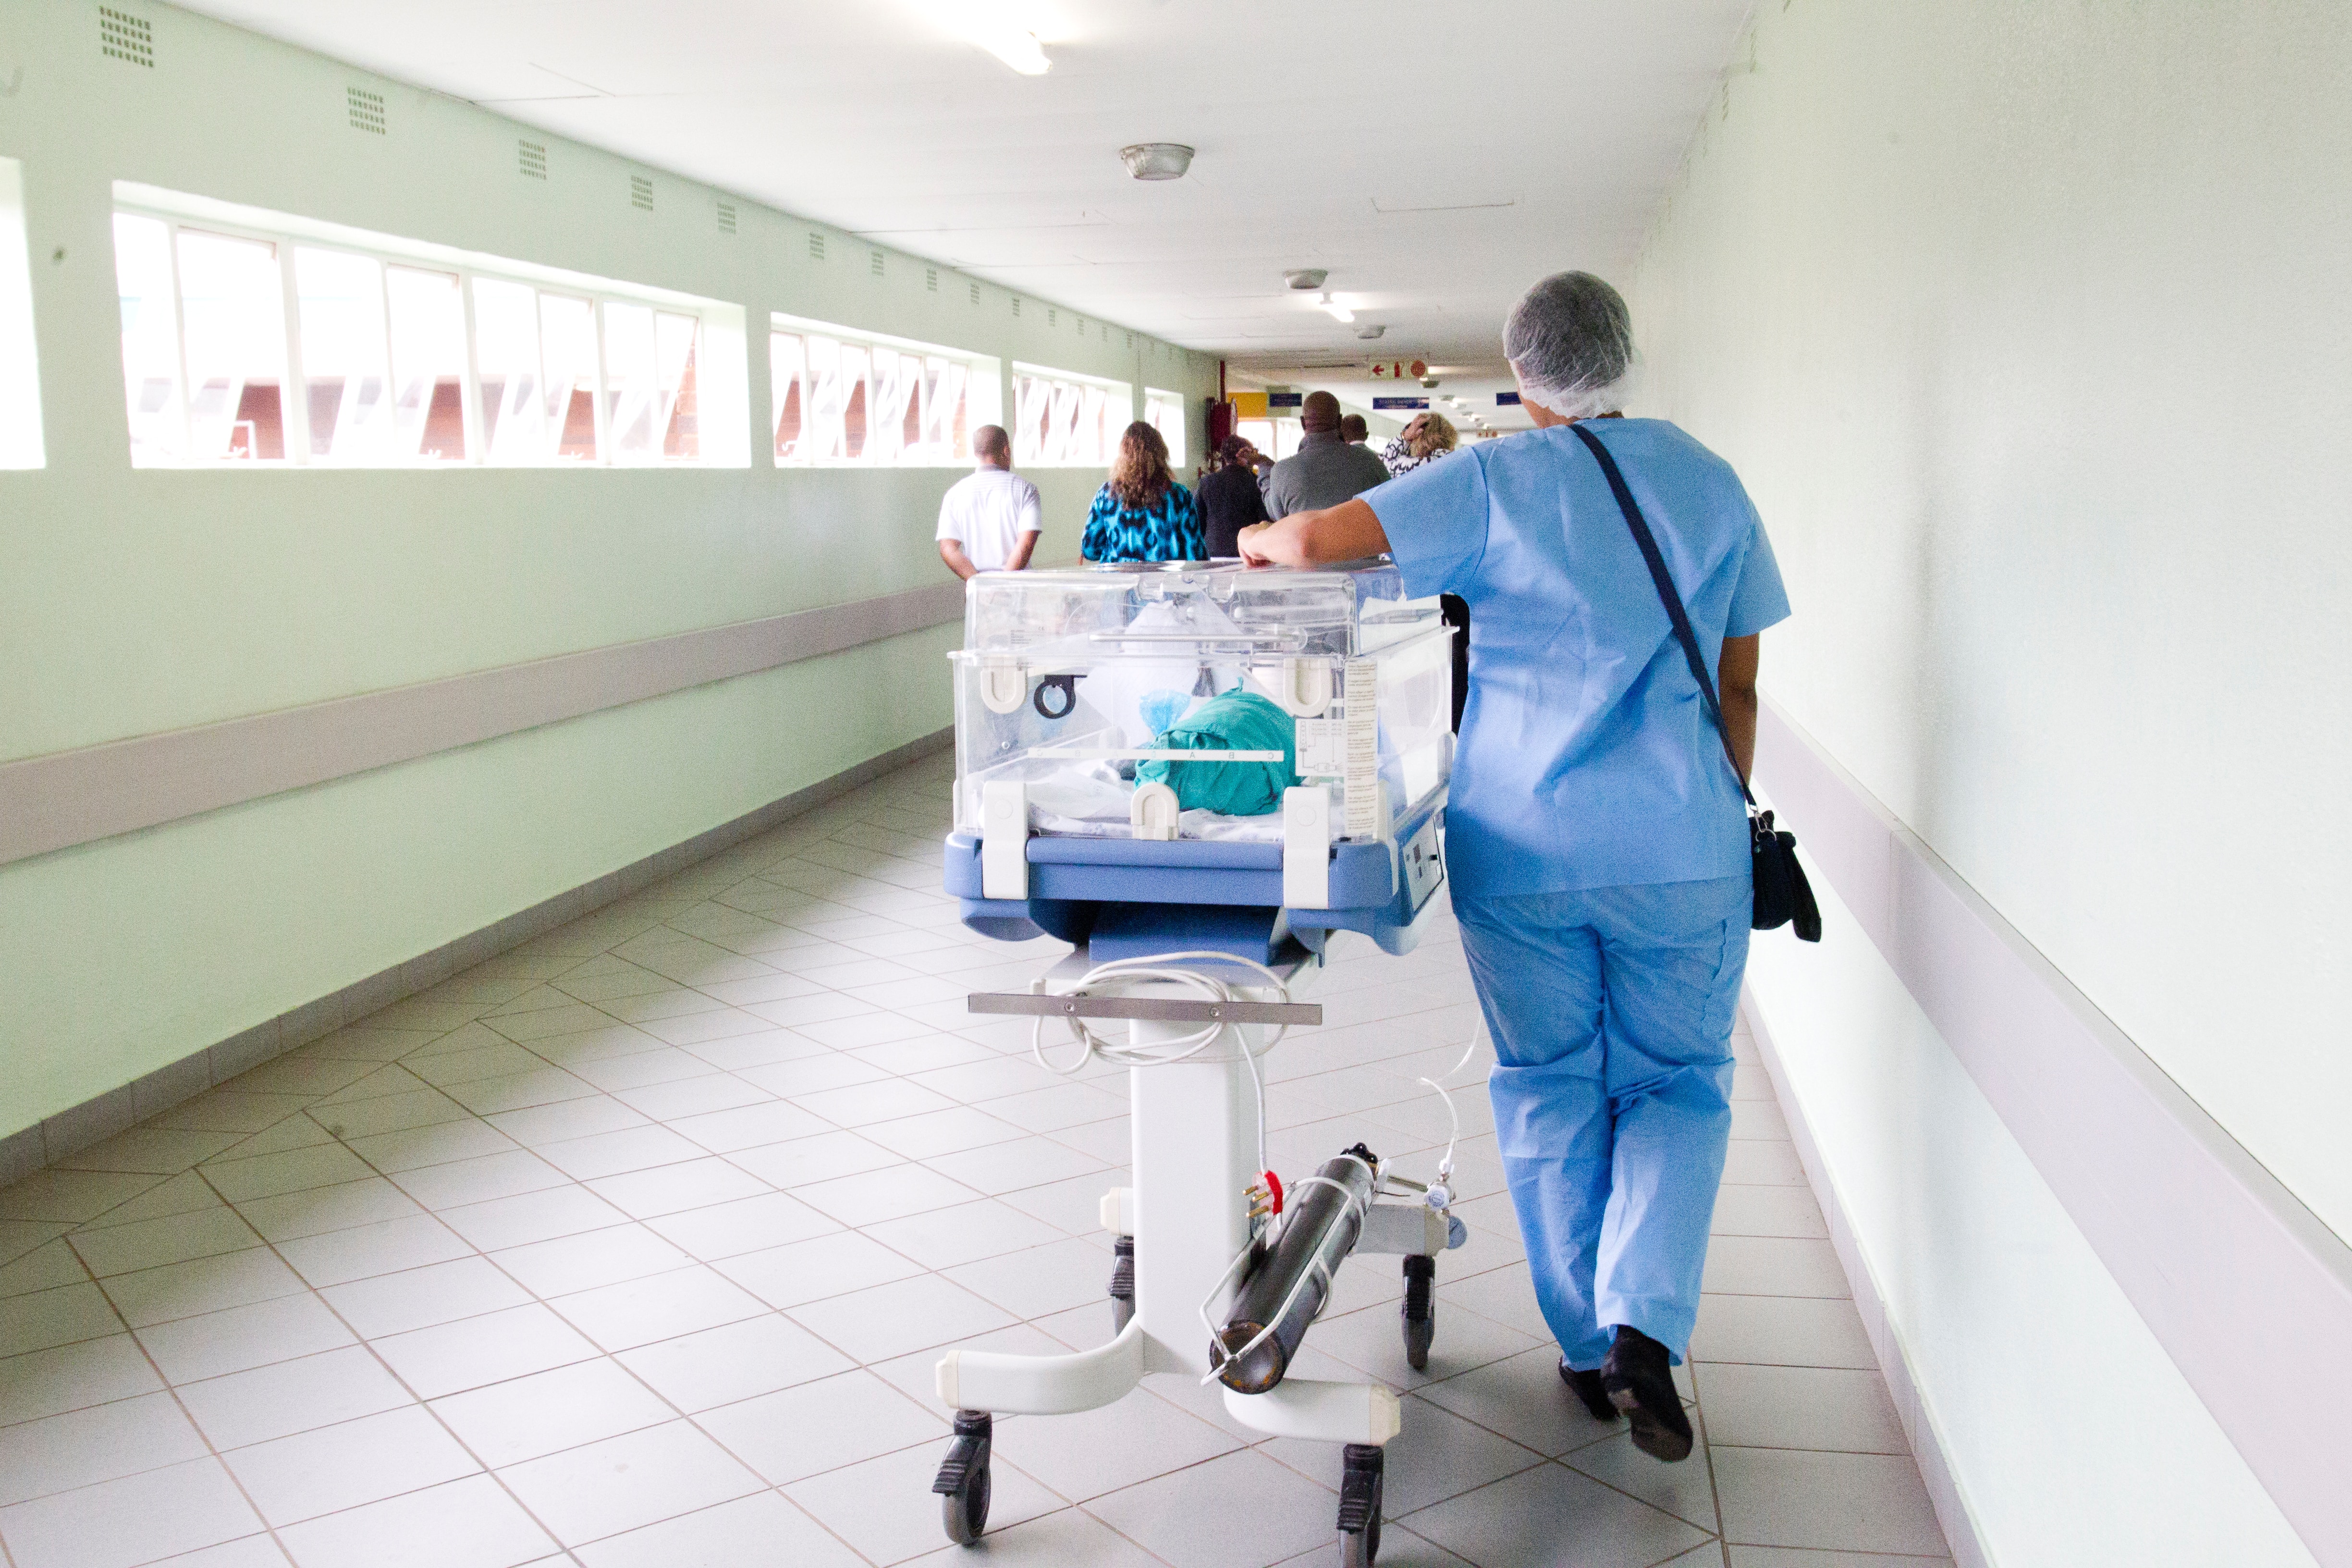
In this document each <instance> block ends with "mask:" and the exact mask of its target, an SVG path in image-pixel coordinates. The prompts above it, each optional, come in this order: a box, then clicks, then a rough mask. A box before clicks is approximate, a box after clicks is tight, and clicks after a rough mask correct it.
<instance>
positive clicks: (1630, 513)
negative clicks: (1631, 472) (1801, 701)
mask: <svg viewBox="0 0 2352 1568" xmlns="http://www.w3.org/2000/svg"><path fill="white" fill-rule="evenodd" d="M1569 428H1570V430H1573V431H1575V432H1576V435H1577V438H1578V439H1579V440H1580V441H1582V442H1583V443H1584V444H1585V445H1586V446H1587V447H1591V449H1592V456H1593V457H1594V458H1596V459H1597V460H1598V461H1599V462H1600V464H1601V473H1603V474H1604V475H1606V476H1608V479H1609V489H1610V491H1611V493H1612V494H1614V495H1615V496H1616V498H1617V509H1618V510H1620V511H1622V512H1623V513H1624V514H1625V526H1626V527H1627V528H1630V529H1632V530H1633V542H1634V543H1635V544H1638V545H1640V546H1641V547H1642V559H1643V561H1644V562H1646V563H1648V565H1649V568H1650V581H1651V582H1652V583H1653V584H1656V586H1657V590H1658V602H1659V603H1661V604H1663V605H1665V607H1666V617H1667V619H1669V620H1671V621H1673V622H1674V623H1675V640H1676V641H1678V642H1680V643H1681V644H1682V645H1683V658H1684V659H1685V661H1687V662H1688V663H1689V665H1690V672H1691V677H1692V679H1695V680H1696V681H1697V682H1698V690H1699V695H1700V696H1701V697H1704V698H1706V713H1707V717H1708V718H1710V719H1712V720H1714V721H1715V733H1716V738H1717V740H1720V741H1721V742H1723V755H1724V758H1725V760H1726V761H1727V762H1729V763H1731V776H1732V778H1733V780H1734V781H1735V782H1737V783H1738V785H1739V793H1740V795H1741V797H1742V798H1744V799H1745V800H1746V801H1747V802H1748V805H1755V804H1756V797H1755V796H1754V795H1750V794H1748V781H1747V780H1745V779H1742V778H1740V776H1739V759H1738V758H1737V757H1735V756H1733V755H1732V754H1731V731H1728V730H1727V729H1725V728H1724V724H1723V705H1722V704H1721V703H1720V702H1717V700H1716V697H1715V679H1714V678H1713V677H1712V676H1710V675H1708V674H1707V672H1706V659H1705V658H1702V657H1701V656H1700V654H1699V651H1698V637H1697V634H1696V633H1695V632H1693V631H1692V630H1691V624H1690V616H1688V615H1687V614H1685V612H1684V610H1683V597H1682V595H1680V594H1677V593H1675V579H1674V575H1673V574H1671V573H1669V572H1668V571H1667V570H1666V559H1665V557H1664V556H1663V555H1661V554H1659V553H1658V542H1657V540H1656V539H1655V538H1654V537H1653V536H1652V534H1651V532H1650V525H1649V523H1648V522H1647V521H1644V520H1643V516H1642V509H1641V507H1640V506H1639V505H1637V504H1635V502H1634V500H1633V490H1632V489H1629V488H1627V486H1626V483H1625V476H1624V475H1623V474H1622V472H1620V471H1619V470H1618V468H1617V459H1616V458H1612V457H1611V456H1610V455H1609V448H1608V447H1604V446H1602V445H1601V437H1598V436H1595V435H1594V434H1593V433H1592V432H1591V430H1588V429H1586V428H1585V426H1584V424H1583V422H1582V421H1578V422H1577V423H1575V424H1572V425H1570V426H1569Z"/></svg>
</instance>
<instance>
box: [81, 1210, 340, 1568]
mask: <svg viewBox="0 0 2352 1568" xmlns="http://www.w3.org/2000/svg"><path fill="white" fill-rule="evenodd" d="M197 1180H199V1181H203V1182H204V1183H205V1186H206V1187H207V1188H209V1189H211V1190H212V1192H213V1195H214V1196H215V1197H218V1196H219V1195H220V1194H219V1189H217V1188H214V1187H213V1186H212V1184H211V1182H210V1181H208V1180H205V1178H204V1177H203V1176H201V1175H200V1176H198V1177H197ZM224 1201H226V1200H224ZM278 1261H279V1263H280V1264H284V1263H285V1259H284V1258H279V1259H278ZM84 1267H85V1268H87V1267H88V1265H87V1264H85V1265H84ZM92 1278H93V1280H94V1279H95V1278H96V1277H95V1275H93V1276H92ZM295 1278H297V1279H300V1278H301V1276H300V1275H299V1274H297V1275H296V1276H295ZM105 1289H106V1288H105V1287H104V1286H103V1285H100V1287H99V1290H100V1294H101V1295H103V1294H105ZM107 1304H108V1306H110V1307H112V1306H113V1304H114V1303H113V1298H112V1297H110V1296H109V1297H108V1298H107ZM115 1315H116V1316H117V1317H118V1318H121V1309H119V1308H117V1309H116V1310H115ZM121 1321H122V1324H123V1329H124V1331H125V1332H127V1333H129V1334H130V1335H131V1344H132V1345H134V1346H136V1347H137V1349H138V1351H139V1354H140V1356H141V1358H142V1360H144V1361H145V1362H146V1363H147V1369H148V1370H149V1371H150V1372H152V1373H154V1374H155V1380H156V1381H157V1382H158V1383H160V1384H163V1392H164V1393H166V1394H169V1395H171V1399H172V1405H173V1408H174V1409H176V1410H177V1411H179V1413H180V1419H181V1420H183V1421H185V1422H186V1423H187V1424H188V1429H189V1430H190V1431H192V1432H194V1434H195V1435H196V1441H198V1442H199V1443H202V1444H203V1445H204V1446H205V1453H206V1454H207V1455H209V1456H210V1457H211V1458H212V1461H213V1463H214V1464H215V1465H216V1466H218V1467H219V1468H220V1472H221V1474H222V1475H224V1476H226V1477H227V1478H228V1483H229V1485H230V1486H232V1487H234V1488H236V1495H237V1496H238V1497H240V1498H242V1499H243V1500H245V1506H246V1507H247V1508H248V1509H251V1510H253V1517H254V1518H255V1519H256V1520H257V1521H259V1522H260V1524H261V1531H260V1532H261V1533H267V1534H268V1537H269V1541H270V1544H271V1545H273V1546H275V1547H277V1548H278V1552H279V1554H280V1555H281V1556H283V1557H284V1558H285V1559H286V1560H287V1561H288V1562H289V1563H291V1562H293V1561H294V1554H293V1553H292V1552H289V1551H287V1550H286V1542H284V1541H283V1540H281V1539H280V1538H279V1536H278V1527H277V1526H276V1525H275V1524H272V1523H271V1522H270V1521H269V1516H268V1514H266V1513H263V1512H262V1511H261V1504H260V1503H259V1502H258V1501H257V1500H256V1499H255V1498H254V1495H253V1493H252V1491H251V1489H248V1488H247V1486H246V1484H245V1478H244V1477H243V1476H240V1475H238V1474H237V1473H236V1470H235V1469H234V1468H231V1467H230V1465H229V1462H228V1457H227V1456H226V1454H224V1453H223V1452H222V1451H221V1448H220V1446H219V1445H218V1444H216V1443H215V1442H214V1441H213V1437H212V1434H211V1433H209V1432H207V1431H205V1428H204V1424H203V1423H202V1422H200V1421H198V1420H197V1419H196V1413H195V1412H194V1411H193V1410H191V1409H189V1408H188V1402H187V1400H186V1398H185V1397H184V1395H182V1394H181V1393H180V1387H179V1384H175V1383H173V1381H172V1380H171V1379H170V1378H169V1377H166V1376H165V1375H164V1373H163V1363H161V1362H159V1361H157V1360H156V1359H155V1353H154V1352H153V1351H152V1350H150V1349H149V1348H148V1346H147V1342H146V1341H144V1340H142V1339H141V1338H140V1337H139V1334H138V1332H137V1331H135V1330H133V1329H131V1326H130V1320H128V1319H127V1318H122V1319H121ZM144 1473H152V1472H144ZM117 1479H123V1478H117ZM100 1484H102V1483H100ZM53 1495H54V1494H53ZM231 1539H236V1540H242V1539H244V1537H232V1538H231ZM212 1544H215V1545H217V1544H220V1543H219V1542H213V1543H212ZM189 1550H190V1551H202V1550H205V1548H203V1547H191V1548H189Z"/></svg>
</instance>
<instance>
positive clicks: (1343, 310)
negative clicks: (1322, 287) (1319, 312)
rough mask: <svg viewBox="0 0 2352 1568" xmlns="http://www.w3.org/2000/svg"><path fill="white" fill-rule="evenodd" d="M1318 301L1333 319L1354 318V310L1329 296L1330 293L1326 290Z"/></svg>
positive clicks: (1348, 319)
mask: <svg viewBox="0 0 2352 1568" xmlns="http://www.w3.org/2000/svg"><path fill="white" fill-rule="evenodd" d="M1318 303H1319V304H1320V305H1321V306H1322V307H1323V309H1324V310H1326V311H1327V312H1328V313H1329V315H1330V317H1331V319H1332V320H1333V321H1354V320H1355V319H1356V312H1355V311H1353V310H1349V309H1348V307H1347V306H1345V305H1342V304H1341V303H1339V300H1334V299H1333V298H1331V296H1330V294H1329V293H1328V292H1327V293H1325V294H1324V296H1323V298H1322V299H1321V300H1319V301H1318Z"/></svg>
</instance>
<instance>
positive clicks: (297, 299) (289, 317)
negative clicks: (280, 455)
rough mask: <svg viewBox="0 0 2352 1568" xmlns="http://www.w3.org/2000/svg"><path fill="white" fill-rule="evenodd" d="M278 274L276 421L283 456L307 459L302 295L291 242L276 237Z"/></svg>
mask: <svg viewBox="0 0 2352 1568" xmlns="http://www.w3.org/2000/svg"><path fill="white" fill-rule="evenodd" d="M277 247H278V280H279V282H280V284H281V285H282V286H283V287H284V289H285V292H286V393H285V395H284V397H283V398H282V399H280V403H281V406H280V408H279V409H278V424H279V425H280V426H282V427H283V428H284V430H285V437H284V440H285V443H286V460H287V461H288V462H289V463H298V464H301V465H303V466H305V467H307V466H309V464H310V377H309V374H308V373H307V372H305V371H304V369H303V367H302V297H301V290H300V289H299V288H298V287H297V286H296V284H295V279H294V245H293V242H292V241H290V240H285V239H280V240H278V241H277Z"/></svg>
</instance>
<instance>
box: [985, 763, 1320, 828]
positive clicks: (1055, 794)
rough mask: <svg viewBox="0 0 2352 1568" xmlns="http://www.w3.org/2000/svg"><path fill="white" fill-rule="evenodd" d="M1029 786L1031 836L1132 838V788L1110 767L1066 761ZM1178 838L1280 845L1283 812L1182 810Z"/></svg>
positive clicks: (1132, 785)
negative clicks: (1228, 813) (1248, 813)
mask: <svg viewBox="0 0 2352 1568" xmlns="http://www.w3.org/2000/svg"><path fill="white" fill-rule="evenodd" d="M1215 755H1216V753H1215V752H1202V758H1203V759H1204V760H1205V759H1208V758H1213V757H1214V756H1215ZM1027 783H1028V792H1029V830H1030V831H1031V832H1033V833H1061V834H1069V835H1073V836H1076V837H1086V838H1127V837H1132V836H1133V833H1134V829H1133V828H1132V827H1131V826H1129V817H1128V810H1129V805H1130V803H1132V802H1133V800H1134V798H1135V785H1134V784H1131V783H1129V782H1128V781H1127V780H1125V779H1122V778H1120V777H1119V776H1118V773H1117V772H1116V771H1114V770H1113V769H1112V767H1111V766H1110V764H1109V763H1066V764H1065V765H1063V766H1061V767H1059V768H1056V769H1055V770H1054V771H1053V772H1051V773H1046V774H1045V775H1044V776H1042V777H1036V778H1032V779H1030V780H1028V781H1027ZM1325 815H1326V819H1327V826H1328V828H1329V833H1330V837H1332V838H1333V839H1334V840H1336V839H1337V838H1338V837H1339V826H1340V814H1339V812H1336V811H1333V812H1328V813H1326V814H1325ZM1176 836H1177V837H1180V838H1201V839H1222V840H1223V841H1225V842H1227V843H1234V844H1279V843H1281V842H1282V814H1281V813H1280V812H1278V811H1277V812H1269V813H1267V814H1266V815H1265V816H1225V815H1224V814H1223V813H1222V812H1215V811H1186V812H1180V813H1178V814H1177V817H1176Z"/></svg>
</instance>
